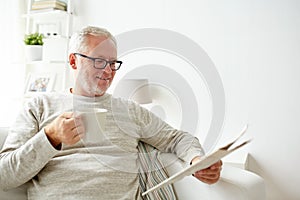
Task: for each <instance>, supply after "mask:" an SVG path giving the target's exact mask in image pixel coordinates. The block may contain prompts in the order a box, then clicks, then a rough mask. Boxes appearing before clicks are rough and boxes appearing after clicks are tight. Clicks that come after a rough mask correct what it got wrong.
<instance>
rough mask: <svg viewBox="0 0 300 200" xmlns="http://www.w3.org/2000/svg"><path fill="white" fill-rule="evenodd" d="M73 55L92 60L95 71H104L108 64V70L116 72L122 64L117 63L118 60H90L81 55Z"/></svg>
mask: <svg viewBox="0 0 300 200" xmlns="http://www.w3.org/2000/svg"><path fill="white" fill-rule="evenodd" d="M74 55H78V56H82V57H84V58H87V59H90V60H92V61H93V62H94V67H95V68H96V69H105V67H106V66H107V64H109V66H110V69H111V70H112V71H117V70H118V69H120V67H121V65H122V63H123V62H122V61H119V60H113V61H107V60H104V59H103V58H92V57H89V56H86V55H84V54H81V53H74Z"/></svg>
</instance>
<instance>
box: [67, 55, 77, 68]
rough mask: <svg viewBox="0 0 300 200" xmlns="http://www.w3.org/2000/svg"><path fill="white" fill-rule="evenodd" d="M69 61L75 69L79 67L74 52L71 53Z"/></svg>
mask: <svg viewBox="0 0 300 200" xmlns="http://www.w3.org/2000/svg"><path fill="white" fill-rule="evenodd" d="M69 63H70V65H71V67H72V68H73V69H77V66H76V56H75V55H74V54H73V53H71V54H70V55H69Z"/></svg>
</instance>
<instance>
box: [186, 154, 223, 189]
mask: <svg viewBox="0 0 300 200" xmlns="http://www.w3.org/2000/svg"><path fill="white" fill-rule="evenodd" d="M199 160H200V157H195V158H194V159H193V160H192V162H191V163H192V164H194V163H196V162H197V161H199ZM222 165H223V163H222V160H219V161H218V162H216V163H215V164H213V165H211V166H210V167H208V168H206V169H202V170H200V171H197V172H195V174H193V175H194V176H195V177H196V178H197V179H199V180H200V181H202V182H204V183H207V184H214V183H216V182H217V181H218V180H219V179H220V174H221V170H222Z"/></svg>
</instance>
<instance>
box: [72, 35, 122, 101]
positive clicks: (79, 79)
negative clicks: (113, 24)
mask: <svg viewBox="0 0 300 200" xmlns="http://www.w3.org/2000/svg"><path fill="white" fill-rule="evenodd" d="M88 43H89V45H88V46H89V48H88V50H87V52H84V53H83V54H84V55H86V56H89V57H92V58H102V59H104V60H107V61H113V60H117V50H116V46H115V44H114V43H113V41H112V40H111V39H107V38H105V37H99V36H98V37H97V36H91V35H90V36H89V40H88ZM76 59H77V61H76V65H77V71H76V80H75V81H76V83H75V91H76V93H77V94H80V95H84V96H101V95H103V94H104V93H105V92H106V90H107V89H108V88H109V86H110V84H111V83H112V80H113V78H114V76H115V73H116V72H115V71H112V70H111V68H110V65H109V64H107V65H106V67H105V69H96V68H94V62H93V60H90V59H88V58H84V57H81V56H76Z"/></svg>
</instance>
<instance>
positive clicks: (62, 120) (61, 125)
mask: <svg viewBox="0 0 300 200" xmlns="http://www.w3.org/2000/svg"><path fill="white" fill-rule="evenodd" d="M84 132H85V129H84V126H83V123H82V119H81V118H80V116H75V114H74V113H73V112H65V113H63V114H61V115H60V116H58V117H57V118H56V119H55V120H54V121H53V122H51V123H50V124H48V125H47V126H46V127H45V133H46V135H47V137H48V139H49V141H50V142H51V144H52V145H53V147H55V148H56V147H57V146H58V145H60V144H61V143H64V144H67V145H72V144H75V143H77V142H78V141H79V140H80V139H81V138H82V137H83V135H84Z"/></svg>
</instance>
